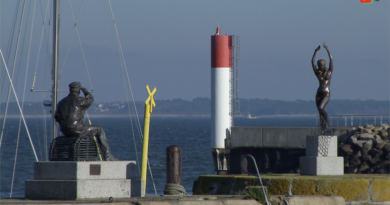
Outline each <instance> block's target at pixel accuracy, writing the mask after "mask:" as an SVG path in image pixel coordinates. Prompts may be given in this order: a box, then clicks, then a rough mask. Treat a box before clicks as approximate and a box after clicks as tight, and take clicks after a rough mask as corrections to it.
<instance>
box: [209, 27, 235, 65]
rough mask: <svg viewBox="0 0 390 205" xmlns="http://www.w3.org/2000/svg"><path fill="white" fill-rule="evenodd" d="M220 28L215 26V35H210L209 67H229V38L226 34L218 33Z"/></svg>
mask: <svg viewBox="0 0 390 205" xmlns="http://www.w3.org/2000/svg"><path fill="white" fill-rule="evenodd" d="M220 33H221V29H220V28H219V26H218V27H217V31H216V33H215V35H212V36H211V67H212V68H227V67H231V47H230V45H231V44H230V42H231V38H230V36H227V35H220Z"/></svg>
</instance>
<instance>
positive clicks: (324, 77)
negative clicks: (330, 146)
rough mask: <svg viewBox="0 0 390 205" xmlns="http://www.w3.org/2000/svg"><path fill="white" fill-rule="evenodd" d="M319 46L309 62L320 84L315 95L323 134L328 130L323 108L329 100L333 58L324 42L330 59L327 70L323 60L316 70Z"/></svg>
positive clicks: (326, 117) (318, 62)
mask: <svg viewBox="0 0 390 205" xmlns="http://www.w3.org/2000/svg"><path fill="white" fill-rule="evenodd" d="M320 48H321V46H318V47H317V48H316V49H315V51H314V54H313V58H312V60H311V64H312V67H313V71H314V74H315V75H316V76H317V79H318V82H319V83H320V85H319V87H318V89H317V94H316V105H317V109H318V113H319V114H320V125H321V132H322V133H324V132H325V130H326V129H327V128H328V113H326V110H325V106H326V104H328V102H329V99H330V89H329V86H330V79H331V78H332V72H333V58H332V55H331V54H330V52H329V49H328V46H327V45H326V44H325V42H324V48H325V49H326V51H327V52H328V56H329V59H330V62H329V69H327V68H326V62H325V60H323V59H320V60H318V61H317V65H318V68H317V67H316V65H315V63H314V62H315V57H316V53H317V51H319V50H320Z"/></svg>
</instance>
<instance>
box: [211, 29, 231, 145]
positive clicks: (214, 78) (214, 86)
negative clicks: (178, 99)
mask: <svg viewBox="0 0 390 205" xmlns="http://www.w3.org/2000/svg"><path fill="white" fill-rule="evenodd" d="M220 32H221V30H220V28H219V26H218V27H217V31H216V33H215V35H212V36H211V148H212V149H220V148H225V139H226V138H228V137H229V135H230V128H231V126H232V113H231V106H230V100H231V99H230V98H231V95H230V92H231V83H230V79H231V72H230V70H231V68H232V62H231V61H232V60H231V59H232V58H231V57H232V52H231V49H232V47H231V36H228V35H220Z"/></svg>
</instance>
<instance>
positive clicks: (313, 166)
mask: <svg viewBox="0 0 390 205" xmlns="http://www.w3.org/2000/svg"><path fill="white" fill-rule="evenodd" d="M299 163H300V165H301V173H300V174H301V175H343V174H344V158H343V157H300V158H299Z"/></svg>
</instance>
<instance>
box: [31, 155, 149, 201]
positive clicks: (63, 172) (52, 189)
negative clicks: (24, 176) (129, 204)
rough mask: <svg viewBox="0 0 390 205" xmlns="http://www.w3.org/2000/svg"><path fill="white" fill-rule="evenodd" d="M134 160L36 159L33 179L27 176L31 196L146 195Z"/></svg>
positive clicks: (120, 196)
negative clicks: (41, 160)
mask: <svg viewBox="0 0 390 205" xmlns="http://www.w3.org/2000/svg"><path fill="white" fill-rule="evenodd" d="M136 173H137V170H136V162H135V161H83V162H80V161H49V162H35V163H34V180H26V183H25V185H26V186H25V193H26V198H29V199H61V200H74V199H88V198H109V197H114V198H129V197H132V196H133V197H143V196H145V193H144V186H145V182H144V181H143V180H140V179H139V177H137V175H136Z"/></svg>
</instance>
